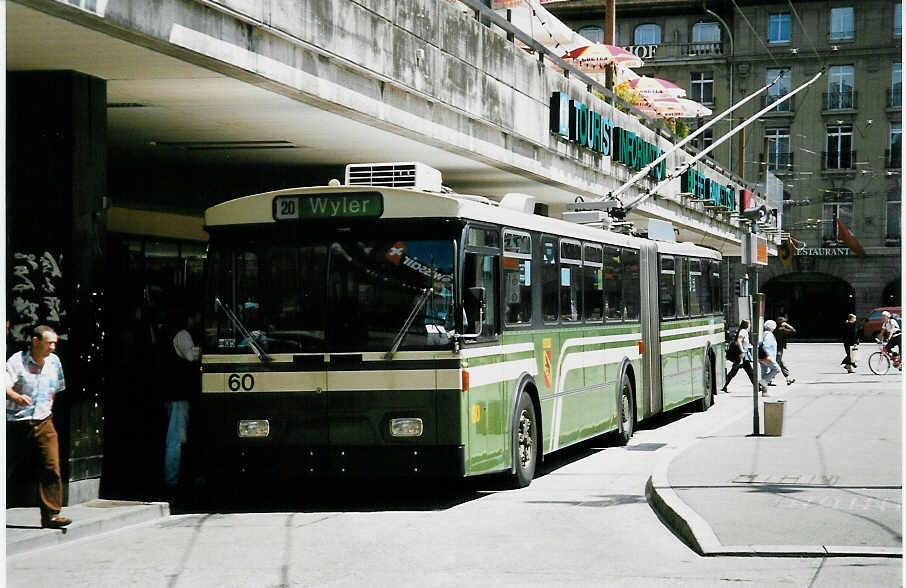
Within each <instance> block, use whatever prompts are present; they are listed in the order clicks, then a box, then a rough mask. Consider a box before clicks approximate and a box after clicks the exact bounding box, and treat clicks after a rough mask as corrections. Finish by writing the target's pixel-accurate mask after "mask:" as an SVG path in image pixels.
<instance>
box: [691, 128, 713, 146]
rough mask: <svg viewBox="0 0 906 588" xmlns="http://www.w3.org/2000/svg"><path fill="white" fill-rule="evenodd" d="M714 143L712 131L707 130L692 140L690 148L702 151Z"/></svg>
mask: <svg viewBox="0 0 906 588" xmlns="http://www.w3.org/2000/svg"><path fill="white" fill-rule="evenodd" d="M712 143H714V129H708V130H707V131H705V132H704V133H702V134H701V135H699V136H698V137H696V138H695V139H693V140H692V146H693V147H695V148H696V149H698V150H699V151H703V150H705V149H707V148H708V147H710V146H711V144H712Z"/></svg>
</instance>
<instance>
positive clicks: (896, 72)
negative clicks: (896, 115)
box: [887, 63, 903, 108]
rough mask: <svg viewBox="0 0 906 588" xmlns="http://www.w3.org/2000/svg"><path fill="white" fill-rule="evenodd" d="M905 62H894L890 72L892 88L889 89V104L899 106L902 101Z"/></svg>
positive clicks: (892, 106)
mask: <svg viewBox="0 0 906 588" xmlns="http://www.w3.org/2000/svg"><path fill="white" fill-rule="evenodd" d="M902 70H903V64H902V63H894V64H893V68H892V69H891V73H890V90H888V91H887V106H888V107H890V108H899V107H900V104H901V102H902V100H901V97H900V92H901V91H902V89H903V71H902Z"/></svg>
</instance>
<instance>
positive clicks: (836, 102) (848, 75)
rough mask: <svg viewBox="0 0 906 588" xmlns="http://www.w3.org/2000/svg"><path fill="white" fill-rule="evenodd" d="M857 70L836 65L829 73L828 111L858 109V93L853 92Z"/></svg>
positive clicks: (825, 102) (826, 98)
mask: <svg viewBox="0 0 906 588" xmlns="http://www.w3.org/2000/svg"><path fill="white" fill-rule="evenodd" d="M854 80H855V70H854V68H853V66H851V65H834V66H832V67H831V68H830V70H829V71H828V77H827V94H826V95H825V100H824V107H825V109H827V110H843V109H849V108H855V107H856V92H855V90H853V85H854Z"/></svg>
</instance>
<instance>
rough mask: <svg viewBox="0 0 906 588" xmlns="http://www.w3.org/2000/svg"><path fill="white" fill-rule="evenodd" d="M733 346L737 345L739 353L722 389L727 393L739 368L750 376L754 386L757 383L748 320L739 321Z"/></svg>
mask: <svg viewBox="0 0 906 588" xmlns="http://www.w3.org/2000/svg"><path fill="white" fill-rule="evenodd" d="M731 345H736V346H737V347H738V349H739V353H737V354H736V355H735V356H734V360H733V367H732V368H730V373H728V374H727V381H726V382H724V387H723V388H721V389H720V391H721V392H726V391H727V386H729V385H730V380H732V379H733V377H734V376H735V375H736V372H738V371H739V368H742V369H743V371H744V372H746V374H748V375H749V381H751V382H752V383H753V384H754V383H755V372H754V371H753V370H752V344H751V343H749V321H748V320H747V319H742V320H741V321H739V330H738V331H737V332H736V340H735V341H734V342H733V343H731Z"/></svg>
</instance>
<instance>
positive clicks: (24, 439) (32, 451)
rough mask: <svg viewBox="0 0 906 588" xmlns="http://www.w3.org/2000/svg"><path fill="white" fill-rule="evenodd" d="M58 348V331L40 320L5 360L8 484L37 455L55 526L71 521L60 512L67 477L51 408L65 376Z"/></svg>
mask: <svg viewBox="0 0 906 588" xmlns="http://www.w3.org/2000/svg"><path fill="white" fill-rule="evenodd" d="M56 349H57V334H56V332H54V330H53V329H52V328H50V327H48V326H47V325H38V326H37V327H35V329H34V331H33V332H32V337H31V346H30V348H29V349H28V350H26V351H19V352H17V353H14V354H13V355H11V356H10V358H9V360H8V361H7V362H6V484H7V487H8V486H9V482H10V479H11V477H12V475H13V474H14V473H15V471H16V469H17V468H18V467H19V465H20V464H22V463H23V462H26V463H27V460H30V459H31V458H32V457H33V456H36V457H37V458H38V459H37V467H38V468H39V473H38V499H39V506H40V508H41V526H42V527H45V528H51V529H59V528H61V527H65V526H66V525H68V524H70V523H71V522H72V520H71V519H68V518H66V517H64V516H60V510H61V509H62V508H63V481H62V479H61V478H60V445H59V440H58V437H57V430H56V428H55V427H54V425H53V415H52V408H53V401H54V398H55V397H56V395H57V394H59V393H60V392H62V391H63V390H64V389H65V388H66V381H65V379H64V378H63V365H62V364H61V363H60V358H59V357H57V355H56V353H54V352H55V351H56Z"/></svg>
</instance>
